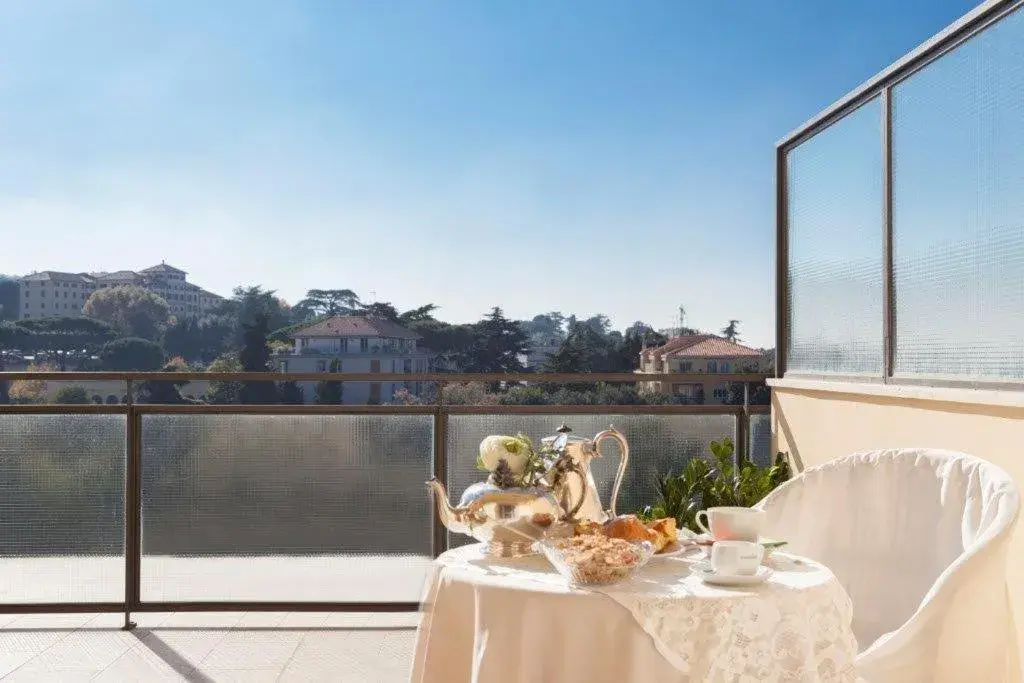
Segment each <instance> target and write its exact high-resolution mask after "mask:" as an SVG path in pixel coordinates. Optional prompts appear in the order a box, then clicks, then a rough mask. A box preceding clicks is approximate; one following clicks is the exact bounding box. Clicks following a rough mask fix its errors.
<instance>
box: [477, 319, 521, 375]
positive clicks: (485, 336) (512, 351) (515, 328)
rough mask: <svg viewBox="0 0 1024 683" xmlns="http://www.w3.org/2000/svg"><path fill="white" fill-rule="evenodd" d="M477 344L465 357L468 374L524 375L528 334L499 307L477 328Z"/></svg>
mask: <svg viewBox="0 0 1024 683" xmlns="http://www.w3.org/2000/svg"><path fill="white" fill-rule="evenodd" d="M472 331H473V336H474V340H473V344H472V346H470V348H469V350H468V351H467V352H466V353H465V355H464V367H465V370H466V372H522V371H523V363H522V360H520V358H521V357H522V356H524V355H526V350H527V339H526V333H525V332H523V329H522V328H521V327H520V326H519V324H518V323H516V322H515V321H513V320H509V319H508V318H506V317H505V314H504V313H503V312H502V310H501V309H500V308H498V307H497V306H495V307H494V308H493V309H491V312H490V313H488V314H487V315H485V316H484V317H483V319H482V320H480V322H478V323H476V324H475V325H473V329H472Z"/></svg>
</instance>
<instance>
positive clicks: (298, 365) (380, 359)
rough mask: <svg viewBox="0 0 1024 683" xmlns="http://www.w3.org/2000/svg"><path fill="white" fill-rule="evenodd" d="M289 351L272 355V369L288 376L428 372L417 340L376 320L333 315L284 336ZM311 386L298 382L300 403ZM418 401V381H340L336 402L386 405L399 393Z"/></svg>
mask: <svg viewBox="0 0 1024 683" xmlns="http://www.w3.org/2000/svg"><path fill="white" fill-rule="evenodd" d="M289 336H290V337H291V339H292V341H293V343H294V347H293V348H292V349H290V350H289V351H287V352H285V353H279V354H277V355H275V356H274V361H273V362H274V364H275V365H276V367H277V370H278V371H280V372H283V373H291V372H330V371H331V368H332V367H334V368H335V371H336V372H360V373H377V372H391V373H414V372H416V373H421V372H427V371H428V368H429V361H430V352H428V351H426V350H424V349H420V348H419V347H418V346H417V341H418V340H419V338H420V336H419V335H418V334H416V333H415V332H412V331H411V330H408V329H406V328H404V327H402V326H401V325H399V324H398V323H394V322H391V321H390V320H384V319H381V318H371V317H362V316H334V317H331V318H327V319H325V320H320V321H318V322H315V323H312V324H310V325H307V326H306V327H302V328H299V329H297V330H295V331H294V332H292V333H291V335H289ZM316 384H317V383H316V382H299V385H300V386H302V388H303V393H304V396H305V400H306V403H312V402H313V399H314V395H315V391H316ZM402 388H404V389H406V390H408V391H409V392H410V393H412V394H413V395H415V396H419V395H420V394H421V393H422V392H423V390H424V388H425V387H423V386H422V385H421V383H420V382H401V381H398V382H345V383H344V384H343V392H342V402H343V403H344V404H347V405H365V404H379V403H388V402H390V401H391V400H392V399H393V398H394V395H395V392H396V391H398V390H399V389H402Z"/></svg>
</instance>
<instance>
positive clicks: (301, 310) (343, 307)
mask: <svg viewBox="0 0 1024 683" xmlns="http://www.w3.org/2000/svg"><path fill="white" fill-rule="evenodd" d="M359 308H360V303H359V297H358V296H357V295H356V293H355V292H353V291H352V290H351V289H311V290H309V291H308V292H306V298H305V299H302V300H301V301H299V302H298V303H297V304H295V306H294V308H293V309H292V313H293V318H295V322H302V321H304V320H308V319H309V318H315V317H317V316H321V315H326V316H331V315H350V314H352V313H354V312H355V311H357V310H359Z"/></svg>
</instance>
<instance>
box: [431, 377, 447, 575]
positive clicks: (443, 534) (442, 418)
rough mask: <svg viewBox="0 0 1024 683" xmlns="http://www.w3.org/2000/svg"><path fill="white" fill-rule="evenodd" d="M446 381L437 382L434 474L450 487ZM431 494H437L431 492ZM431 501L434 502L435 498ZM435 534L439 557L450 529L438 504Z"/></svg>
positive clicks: (433, 511)
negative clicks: (444, 522)
mask: <svg viewBox="0 0 1024 683" xmlns="http://www.w3.org/2000/svg"><path fill="white" fill-rule="evenodd" d="M443 389H444V382H438V383H437V405H436V406H434V463H433V464H434V471H433V475H434V477H435V478H437V480H438V481H440V482H441V483H442V484H444V485H445V488H446V489H447V488H448V413H447V411H446V410H445V407H444V392H443ZM431 495H437V494H436V493H431ZM431 502H434V501H433V500H432V501H431ZM430 509H431V514H432V519H433V520H434V523H433V532H434V533H433V536H432V538H431V550H432V551H433V554H434V557H437V556H438V555H440V554H441V553H443V552H444V551H446V550H447V549H448V530H447V529H446V528H445V526H444V524H442V523H441V515H440V513H438V511H437V505H436V504H435V505H431V508H430Z"/></svg>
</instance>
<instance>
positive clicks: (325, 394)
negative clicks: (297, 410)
mask: <svg viewBox="0 0 1024 683" xmlns="http://www.w3.org/2000/svg"><path fill="white" fill-rule="evenodd" d="M340 367H341V364H340V363H339V362H338V361H337V360H332V361H331V368H330V370H331V372H339V368H340ZM343 396H344V390H343V388H342V386H341V382H339V381H337V380H322V381H320V382H317V383H316V392H315V394H314V400H315V402H316V403H317V404H318V405H338V404H340V403H341V401H342V398H343Z"/></svg>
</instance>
